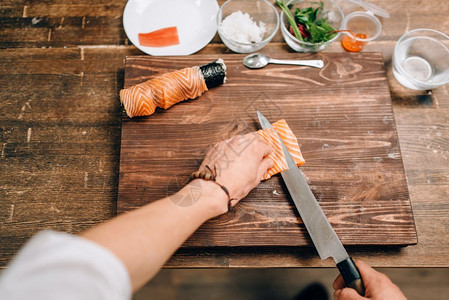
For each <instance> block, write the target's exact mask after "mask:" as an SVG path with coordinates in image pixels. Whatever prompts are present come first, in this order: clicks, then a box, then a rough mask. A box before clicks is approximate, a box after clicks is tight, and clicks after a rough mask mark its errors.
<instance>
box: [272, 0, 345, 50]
mask: <svg viewBox="0 0 449 300" xmlns="http://www.w3.org/2000/svg"><path fill="white" fill-rule="evenodd" d="M291 4H293V6H292V7H291V8H290V11H291V12H292V14H294V12H295V10H296V8H301V9H303V8H307V7H314V8H315V7H317V1H316V0H304V1H299V2H298V1H296V0H291V1H289V2H288V3H287V5H288V6H289V5H291ZM323 5H324V7H323V11H324V13H325V14H327V18H328V21H327V22H328V24H329V25H331V26H332V27H333V28H334V29H335V30H342V29H344V18H345V16H344V14H343V11H342V10H341V8H340V6H338V5H337V4H336V3H335V2H334V1H332V0H323ZM280 19H281V32H282V36H283V37H284V40H285V42H286V43H287V44H288V45H289V46H290V48H292V49H293V50H295V51H296V52H318V51H321V50H324V49H326V48H327V46H329V45H330V44H331V43H332V42H333V41H335V40H336V39H338V37H339V36H340V33H339V32H337V34H336V35H335V37H333V38H332V39H330V40H328V41H327V42H323V43H309V42H305V41H300V40H298V39H297V38H296V37H295V36H294V35H292V34H291V33H290V31H289V30H288V29H289V27H290V23H289V21H288V19H287V16H286V15H285V13H284V12H283V11H282V12H281V18H280Z"/></svg>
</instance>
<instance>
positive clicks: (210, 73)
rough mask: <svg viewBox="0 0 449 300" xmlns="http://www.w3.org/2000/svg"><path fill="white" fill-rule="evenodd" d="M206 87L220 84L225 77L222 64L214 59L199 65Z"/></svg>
mask: <svg viewBox="0 0 449 300" xmlns="http://www.w3.org/2000/svg"><path fill="white" fill-rule="evenodd" d="M200 70H201V73H203V77H204V81H205V82H206V86H207V88H208V89H210V88H213V87H216V86H219V85H222V84H223V83H224V80H225V77H226V71H225V69H224V68H223V65H222V64H220V63H217V62H216V61H214V62H211V63H208V64H205V65H202V66H200Z"/></svg>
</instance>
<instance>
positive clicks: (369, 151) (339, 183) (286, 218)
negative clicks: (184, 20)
mask: <svg viewBox="0 0 449 300" xmlns="http://www.w3.org/2000/svg"><path fill="white" fill-rule="evenodd" d="M220 57H221V58H223V59H224V61H225V63H226V65H227V79H228V81H227V83H226V84H224V85H222V86H220V87H217V88H213V89H211V90H209V91H207V92H205V93H204V94H203V95H202V96H201V97H199V98H198V99H196V100H190V101H185V102H182V103H179V104H177V105H175V106H173V107H172V108H170V109H169V110H166V111H163V110H159V111H157V112H156V113H155V114H154V115H152V116H149V117H145V118H134V119H129V118H128V117H127V116H126V114H125V113H124V114H123V123H122V136H121V153H120V178H119V189H118V202H117V210H118V213H123V212H125V211H128V210H131V209H135V208H137V207H139V206H142V205H144V204H147V203H150V202H152V201H155V200H157V199H159V198H162V197H165V196H167V195H170V194H172V193H174V192H175V191H177V190H178V189H180V187H181V186H182V185H183V184H184V182H185V181H186V180H187V178H188V177H189V175H190V174H191V173H192V172H193V171H195V170H197V168H198V166H199V165H200V163H201V160H202V158H203V157H204V154H205V153H206V151H207V150H208V148H209V147H210V146H211V145H212V144H213V143H215V142H218V141H221V140H224V139H227V138H229V137H231V136H234V135H236V134H242V133H247V132H251V131H255V130H258V129H259V125H258V121H257V116H256V110H259V111H261V112H262V113H263V114H264V115H265V116H266V117H267V118H268V119H269V120H270V121H272V122H274V121H276V120H278V119H281V118H284V119H286V120H287V122H288V124H289V125H290V127H291V129H292V130H293V132H294V133H295V135H296V136H297V137H298V140H299V143H300V145H301V149H302V152H303V155H304V158H305V160H306V164H305V165H304V166H303V167H301V169H302V170H303V172H304V173H305V175H306V176H307V178H308V180H309V184H310V187H311V189H312V191H313V192H314V194H315V196H316V198H317V200H318V201H319V203H320V205H321V207H322V208H323V211H324V213H325V214H326V216H327V217H328V219H329V221H330V222H331V224H332V225H333V227H334V229H335V231H336V233H337V234H338V236H339V237H340V238H341V240H342V242H343V244H345V245H409V244H416V243H417V234H416V229H415V224H414V219H413V213H412V208H411V205H410V198H409V193H408V189H407V183H406V177H405V173H404V167H403V164H402V157H401V151H400V149H399V142H398V135H397V131H396V125H395V121H394V115H393V111H392V106H391V99H390V92H389V88H388V83H387V79H386V76H385V66H384V62H383V58H382V54H381V53H357V54H349V53H319V54H302V53H290V54H282V55H278V56H276V55H273V57H274V58H283V59H318V58H321V59H323V60H324V61H325V67H324V68H323V69H321V70H320V69H314V68H308V67H298V66H281V65H269V66H267V67H265V68H263V69H259V70H249V69H247V68H245V67H244V66H243V65H242V64H241V60H242V57H243V55H234V54H231V55H221V56H217V55H194V56H186V57H151V56H132V57H127V58H126V62H125V87H130V86H132V85H134V84H137V83H139V82H142V81H145V80H148V79H151V78H153V77H154V76H157V75H159V74H163V73H166V72H169V71H173V70H176V69H181V68H184V67H188V66H195V65H202V64H205V63H208V62H210V61H213V60H215V59H217V58H220ZM185 205H189V204H185ZM309 245H311V240H310V238H309V236H308V234H307V232H306V229H305V227H304V225H303V223H302V222H301V219H300V217H299V214H298V213H297V212H296V210H295V208H294V205H293V202H292V200H291V199H290V197H289V194H288V191H287V190H286V188H285V186H284V184H283V182H282V179H281V177H280V176H279V175H277V176H274V178H272V179H270V180H267V181H265V182H262V183H261V184H260V185H259V186H258V187H257V188H256V189H254V190H253V191H252V192H251V193H250V194H249V195H248V197H247V198H246V199H244V201H242V202H240V203H239V204H238V205H237V207H236V208H235V209H234V210H233V211H231V212H229V213H227V214H225V215H222V216H220V217H218V218H215V219H213V220H210V221H208V222H207V223H205V224H204V225H203V226H202V227H201V228H200V229H199V230H198V231H197V232H195V233H194V234H193V235H192V236H191V237H190V238H189V239H188V240H187V241H186V242H185V244H184V245H183V247H209V246H210V247H212V246H309Z"/></svg>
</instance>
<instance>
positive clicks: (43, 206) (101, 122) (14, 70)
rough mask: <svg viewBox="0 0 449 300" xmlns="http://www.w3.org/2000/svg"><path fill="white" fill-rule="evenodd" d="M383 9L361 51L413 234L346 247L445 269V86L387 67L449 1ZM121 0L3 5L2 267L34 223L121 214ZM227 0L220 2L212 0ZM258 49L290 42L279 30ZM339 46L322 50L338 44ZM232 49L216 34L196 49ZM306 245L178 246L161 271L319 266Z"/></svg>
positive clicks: (57, 224) (380, 259) (394, 263)
mask: <svg viewBox="0 0 449 300" xmlns="http://www.w3.org/2000/svg"><path fill="white" fill-rule="evenodd" d="M371 2H373V3H375V4H378V5H380V6H382V7H383V8H385V9H387V10H388V11H389V12H390V14H391V18H390V19H384V20H383V21H382V23H383V32H382V35H381V36H380V37H379V38H378V39H377V40H376V41H374V42H370V43H369V44H368V45H367V46H366V47H365V50H364V51H380V52H382V53H383V55H384V60H385V64H386V67H387V70H388V72H387V76H388V81H389V85H390V91H391V97H392V101H393V109H394V115H395V119H396V125H397V128H398V133H399V140H400V146H401V152H402V155H403V160H404V166H405V170H406V175H407V180H408V188H409V191H410V197H411V201H412V206H413V210H414V217H415V222H416V227H417V231H418V244H417V245H416V246H409V247H405V248H387V249H386V248H385V247H379V248H366V247H361V248H350V249H349V252H350V253H351V254H352V255H353V257H355V258H361V259H364V260H365V261H367V262H368V263H369V264H371V265H373V266H376V267H449V162H448V158H449V86H443V87H440V88H437V89H434V90H433V91H432V95H431V97H429V96H426V95H425V94H426V93H425V92H421V91H412V90H408V89H406V88H404V87H402V86H400V85H399V84H398V82H397V81H396V80H395V79H394V77H393V74H392V72H391V55H392V51H393V48H394V45H395V43H396V40H397V39H398V38H399V37H400V36H401V35H402V34H403V33H404V32H406V31H408V30H411V29H415V28H422V27H425V28H434V29H439V30H441V31H443V32H446V33H448V32H449V21H448V20H449V19H448V18H447V15H449V6H448V5H447V3H446V1H443V0H440V1H436V0H431V1H421V0H420V1H417V0H412V1H409V0H398V1H386V0H373V1H371ZM125 3H126V1H124V0H111V1H100V0H71V1H69V0H58V1H56V0H45V1H32V0H3V1H1V2H0V12H1V13H0V24H1V25H0V116H1V117H0V265H1V266H5V265H6V264H7V263H8V261H9V260H10V259H11V258H12V257H13V255H14V254H15V253H16V252H17V250H18V249H19V248H20V246H21V245H23V243H24V242H25V241H26V240H27V239H28V238H29V237H30V236H32V235H33V234H34V233H36V232H37V231H39V230H42V229H46V228H52V229H56V230H63V231H67V232H72V233H78V232H80V231H82V230H84V229H86V228H89V227H91V226H93V225H95V224H98V223H100V222H102V221H104V220H107V219H109V218H111V217H113V216H114V215H115V214H116V197H117V185H118V165H119V151H120V129H121V111H122V108H121V107H120V101H119V96H118V91H119V90H120V89H121V88H122V87H123V68H124V64H123V62H124V57H125V56H126V55H137V54H142V52H140V51H139V50H137V49H136V48H135V47H134V46H132V45H131V44H130V43H129V41H128V39H127V38H126V35H125V33H124V31H123V26H122V12H123V8H124V5H125ZM219 3H220V4H221V3H223V1H219ZM263 51H264V52H265V53H287V52H290V51H291V50H290V49H289V48H288V46H287V45H286V44H285V43H284V42H283V40H282V37H281V35H280V33H278V35H277V36H276V37H275V38H274V40H273V41H272V42H271V43H270V44H269V45H268V46H266V47H265V48H264V49H263ZM342 51H343V50H342V48H341V46H340V44H339V43H334V44H333V45H331V46H330V47H329V48H328V49H327V50H326V52H342ZM211 53H213V54H217V53H231V52H230V51H229V50H228V49H227V48H226V47H225V46H224V45H223V44H222V43H221V41H220V39H219V37H218V36H215V38H214V39H213V41H212V42H211V43H210V44H209V45H208V46H207V47H205V48H204V49H202V50H201V51H199V52H198V54H211ZM332 265H333V264H332V261H331V260H329V259H328V260H326V261H324V262H322V261H320V260H319V258H318V256H317V254H316V251H315V250H314V249H311V248H289V247H284V248H276V247H268V248H238V247H237V248H216V249H207V250H205V249H194V250H192V249H189V250H180V251H178V252H177V253H176V254H175V255H174V256H173V257H172V258H171V259H170V260H169V261H168V262H167V264H166V266H167V267H176V268H178V267H210V268H217V267H251V268H257V267H320V266H326V267H330V266H332Z"/></svg>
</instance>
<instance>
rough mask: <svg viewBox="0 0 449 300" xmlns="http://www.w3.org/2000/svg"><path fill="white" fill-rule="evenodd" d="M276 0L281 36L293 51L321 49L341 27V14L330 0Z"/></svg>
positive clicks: (342, 19)
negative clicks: (279, 15)
mask: <svg viewBox="0 0 449 300" xmlns="http://www.w3.org/2000/svg"><path fill="white" fill-rule="evenodd" d="M276 3H277V5H278V6H279V7H280V8H281V18H280V19H281V32H282V36H283V37H284V40H285V42H286V43H287V44H288V45H289V46H290V48H292V49H293V50H295V51H297V52H318V51H321V50H323V49H325V48H326V47H327V46H329V45H330V44H331V43H332V42H333V41H335V40H336V39H337V38H338V37H339V35H340V32H339V31H340V30H342V29H343V26H344V14H343V12H342V10H341V8H340V7H339V6H338V4H336V3H335V2H334V1H332V0H322V1H317V0H302V1H301V0H300V1H296V0H291V1H288V2H287V1H285V0H276ZM295 25H296V26H295Z"/></svg>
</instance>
